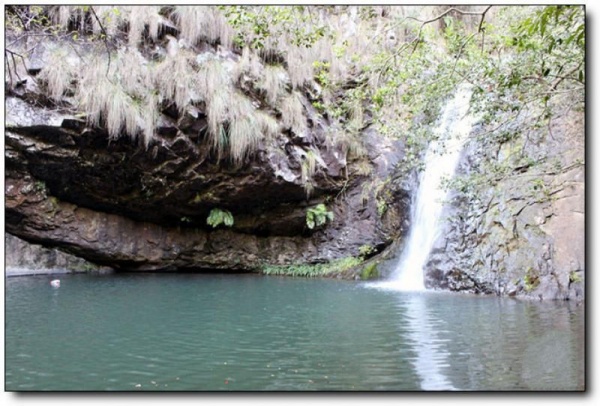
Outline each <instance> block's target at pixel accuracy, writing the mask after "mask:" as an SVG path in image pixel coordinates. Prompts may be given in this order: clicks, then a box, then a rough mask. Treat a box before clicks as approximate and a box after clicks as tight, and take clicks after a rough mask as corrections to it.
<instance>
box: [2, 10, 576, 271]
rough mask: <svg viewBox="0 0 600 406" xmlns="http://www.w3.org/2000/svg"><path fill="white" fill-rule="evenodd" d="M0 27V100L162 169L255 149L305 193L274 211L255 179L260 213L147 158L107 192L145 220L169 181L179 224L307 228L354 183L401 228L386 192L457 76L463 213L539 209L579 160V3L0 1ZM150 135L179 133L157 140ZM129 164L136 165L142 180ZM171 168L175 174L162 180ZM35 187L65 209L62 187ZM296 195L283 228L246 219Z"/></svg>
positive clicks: (270, 214) (315, 226) (325, 217)
mask: <svg viewBox="0 0 600 406" xmlns="http://www.w3.org/2000/svg"><path fill="white" fill-rule="evenodd" d="M6 28H7V41H6V48H5V63H6V69H5V82H6V84H7V94H8V95H9V96H10V95H16V96H19V97H21V98H22V99H24V100H27V98H28V97H29V96H28V94H32V93H35V94H36V95H40V94H41V95H43V97H37V96H36V99H35V100H29V102H31V103H32V104H37V105H43V106H45V107H46V108H48V109H49V110H52V111H60V112H61V113H68V114H70V115H71V116H72V117H75V118H80V119H82V120H85V125H87V126H88V127H90V128H92V129H94V130H98V129H100V130H101V131H103V133H104V135H105V137H106V140H107V145H109V143H112V142H115V143H116V142H117V141H119V140H123V139H127V140H132V141H133V142H136V143H137V144H138V145H139V146H140V152H141V153H144V154H147V155H148V156H149V158H148V159H149V160H152V159H155V158H156V159H157V161H160V162H163V163H164V161H161V153H164V154H168V153H172V152H173V151H174V150H177V151H178V152H179V151H181V150H183V149H185V150H186V151H193V153H187V152H186V154H182V155H180V156H184V157H185V159H188V158H189V157H193V158H189V159H197V157H198V156H202V157H206V156H210V159H212V162H215V168H217V169H215V168H213V167H211V170H213V171H214V170H218V171H221V170H222V172H223V174H226V175H227V176H235V174H236V173H239V172H240V171H241V168H242V167H243V166H244V165H246V164H247V163H248V162H251V161H252V160H253V159H256V158H257V156H258V155H261V156H263V157H264V156H267V157H268V159H270V162H272V163H273V164H274V165H275V166H276V165H279V166H277V169H276V170H275V171H274V172H275V175H276V176H277V177H278V178H283V179H284V180H285V181H286V182H287V181H288V180H289V179H292V178H294V179H296V178H297V179H298V182H299V183H300V184H301V185H302V188H303V189H304V192H303V193H301V194H300V196H298V195H297V193H295V192H294V193H290V192H289V191H288V193H290V196H292V197H290V198H289V199H288V200H289V201H288V200H284V199H280V196H275V195H276V194H277V192H276V191H279V190H281V184H280V183H273V182H272V181H271V180H265V181H264V182H263V183H259V184H260V185H261V186H265V185H268V186H271V187H272V189H271V190H270V192H269V193H270V194H271V196H268V198H265V199H264V200H265V201H266V202H267V203H265V204H264V205H260V204H259V203H257V202H255V201H252V204H248V205H245V202H244V198H248V193H245V192H244V193H239V194H238V195H237V196H236V198H237V200H234V199H233V200H231V201H227V197H230V196H227V195H228V193H229V192H224V191H222V190H224V189H223V188H221V192H220V194H218V195H217V194H215V193H214V190H213V189H215V188H216V187H217V186H219V185H222V183H220V182H221V180H220V179H219V180H218V181H217V180H213V183H212V184H211V182H209V181H207V180H206V179H205V178H204V176H205V174H204V173H203V172H202V171H200V169H199V167H192V166H186V167H185V168H184V169H182V166H177V169H176V170H171V169H169V165H167V164H166V163H164V166H160V167H157V168H156V172H160V171H162V170H163V169H164V170H165V173H166V174H167V175H166V176H164V174H163V173H160V174H159V175H160V176H159V175H156V174H155V173H154V169H153V172H152V173H153V175H152V176H154V178H152V176H150V175H148V176H146V174H145V173H144V174H143V175H141V174H139V173H138V172H135V171H133V170H132V175H131V178H135V179H137V178H136V177H139V178H140V179H139V183H140V185H139V188H138V189H139V190H135V191H134V192H131V191H129V190H128V191H126V192H123V195H127V196H134V197H136V196H137V202H135V203H134V204H132V205H130V206H127V207H126V209H125V210H124V211H125V212H126V213H131V212H136V211H139V210H140V207H141V208H144V209H150V210H147V211H149V212H152V211H156V210H155V209H156V206H152V205H148V206H144V204H145V203H144V204H143V202H145V201H150V200H151V199H152V198H155V196H156V195H158V190H159V189H160V190H162V189H164V188H165V184H169V182H172V186H170V187H172V188H173V191H172V192H171V191H169V193H168V194H165V196H167V195H168V199H171V198H172V199H173V201H171V200H169V207H170V208H171V210H172V213H171V215H172V217H174V218H176V219H178V220H180V221H179V223H180V224H179V225H180V226H183V227H184V228H194V227H197V228H201V227H205V228H207V229H208V227H206V226H207V225H208V226H212V228H215V232H221V231H224V230H227V229H230V228H232V229H234V230H235V231H236V232H242V233H259V234H260V233H262V234H261V235H264V234H269V233H273V234H275V235H282V234H283V235H286V236H287V235H290V234H294V235H295V234H302V233H304V234H306V235H312V233H316V234H319V233H321V234H324V233H325V229H326V228H327V227H331V225H332V224H335V222H336V221H337V222H339V221H343V220H344V218H343V217H342V216H341V215H339V214H338V213H343V212H344V210H343V206H344V204H345V202H342V201H341V200H342V199H344V196H346V194H352V193H354V190H355V189H356V188H361V190H362V192H361V200H362V202H363V206H364V205H365V204H366V202H371V203H373V204H374V205H376V210H375V212H376V214H377V219H378V220H377V221H380V222H381V221H384V220H386V221H387V220H389V219H390V218H392V219H394V221H396V222H397V223H400V219H399V218H394V216H395V215H396V214H394V212H393V211H389V210H388V208H389V207H391V205H392V203H393V201H394V199H395V197H394V193H393V191H392V190H391V188H392V187H398V183H400V182H402V181H405V180H406V178H407V175H408V174H411V173H414V170H415V169H416V170H418V169H419V168H420V166H421V165H422V152H423V150H424V148H425V147H426V146H427V145H428V143H429V141H431V140H432V139H435V138H436V137H437V134H436V133H435V131H433V128H434V127H435V124H436V120H437V116H438V114H439V110H440V106H441V105H442V104H443V103H444V101H445V100H446V99H447V98H448V97H449V95H450V94H451V93H452V92H453V91H454V90H455V89H456V87H457V86H458V85H459V84H460V83H463V82H467V83H470V84H471V85H472V87H473V104H472V112H473V114H475V115H477V117H478V120H479V125H478V127H477V129H476V131H474V132H473V134H472V137H473V140H472V141H473V144H472V145H473V148H475V149H478V151H479V152H478V153H477V154H473V156H474V157H475V158H473V159H472V162H469V168H468V170H463V171H462V173H461V175H460V176H458V177H456V178H455V179H452V180H450V179H449V180H448V182H447V185H448V187H450V188H452V189H453V190H454V191H455V192H456V194H457V196H459V198H461V199H463V200H462V201H463V202H465V203H466V206H469V207H471V208H472V210H473V211H477V210H479V209H480V208H481V207H482V206H485V205H486V204H488V202H490V200H489V199H490V195H489V194H490V193H492V192H493V191H494V190H496V189H493V188H494V187H497V186H498V185H499V184H501V183H502V182H504V181H506V180H508V179H515V178H520V179H521V178H523V177H524V176H526V177H527V181H526V182H525V184H526V185H527V187H526V189H527V192H528V193H529V194H528V196H520V197H518V198H519V199H524V198H527V199H529V200H531V201H546V200H547V201H550V200H552V198H553V196H555V195H556V193H558V191H560V190H562V189H563V188H564V184H565V182H567V181H568V180H565V179H562V178H560V177H559V176H558V175H559V174H564V173H566V172H568V171H570V170H572V169H577V168H579V169H581V168H582V166H583V165H584V161H583V153H582V151H583V124H584V121H583V118H584V113H583V108H584V101H585V100H584V95H585V94H584V90H585V69H584V56H585V24H584V9H583V7H580V6H546V7H542V6H517V7H515V6H508V7H501V6H461V7H458V8H457V7H451V6H419V7H416V6H410V7H407V6H360V7H357V6H114V7H113V6H8V7H7V8H6ZM565 127H566V129H565ZM559 130H560V131H559ZM83 131H87V130H85V129H84V130H83ZM161 132H169V134H170V132H175V136H176V137H180V138H178V139H176V141H177V142H175V141H173V142H172V143H168V142H165V138H163V136H164V134H162V133H161ZM369 134H374V135H372V138H371V139H369ZM171 135H173V134H171ZM555 135H556V138H557V140H554V141H552V140H553V139H554V138H555ZM290 140H291V141H293V142H291V141H290ZM384 140H385V141H384ZM389 140H400V142H401V143H402V145H403V154H402V159H401V161H400V162H398V168H397V173H396V175H395V176H390V175H389V174H387V173H386V174H385V175H382V176H380V175H378V174H375V173H374V172H375V171H376V165H375V163H374V162H375V160H377V159H380V160H385V159H382V158H380V153H381V151H380V150H376V151H375V149H376V148H374V147H373V146H374V145H383V144H384V143H385V142H388V141H389ZM552 142H554V144H552V147H551V148H548V147H547V146H548V145H550V144H551V143H552ZM183 144H185V146H184V147H182V145H183ZM161 151H162V152H161ZM198 151H200V152H198ZM440 152H441V151H440ZM202 154H203V155H202ZM325 154H329V157H325V156H324V155H325ZM84 155H85V154H79V156H80V157H82V156H84ZM291 155H294V163H295V164H297V166H296V167H294V168H293V169H294V170H295V171H297V175H295V174H290V172H291V170H290V169H289V168H288V167H286V166H285V165H283V164H281V165H280V161H281V160H280V159H279V158H278V157H280V156H291ZM157 156H158V158H157ZM127 157H128V155H126V154H124V155H123V156H122V157H120V158H119V159H121V162H119V163H114V162H112V161H111V162H110V167H111V168H113V167H119V165H120V164H122V163H123V160H125V159H126V158H127ZM129 158H132V157H130V156H129ZM114 159H117V157H116V156H115V157H114ZM107 160H109V158H107ZM296 161H297V162H296ZM263 162H264V161H263ZM97 164H98V165H100V164H101V162H99V161H98V162H97ZM179 164H180V163H178V165H179ZM334 164H335V166H336V167H335V168H334ZM85 165H88V162H87V161H86V162H84V163H82V167H84V166H85ZM107 165H109V164H108V163H107ZM145 165H146V163H144V165H141V164H140V165H139V168H136V169H139V171H146V172H147V166H145ZM181 165H183V164H181ZM172 166H176V165H172ZM167 169H169V170H167ZM203 169H205V168H203ZM40 171H41V170H40ZM39 173H40V172H38V174H39ZM172 173H177V174H179V173H184V174H187V175H186V176H187V178H186V179H185V181H184V180H182V179H180V178H177V179H176V181H175V180H174V179H172V178H169V176H170V175H171V174H172ZM119 174H121V172H119ZM188 175H189V176H188ZM182 176H183V175H182ZM252 176H253V175H252V174H248V175H247V178H251V177H252ZM190 177H197V178H195V179H198V180H197V182H191V181H190V182H187V181H188V180H189V179H188V178H190ZM392 178H394V181H392V180H393V179H392ZM165 179H168V180H169V182H167V181H165ZM247 181H248V179H245V180H244V182H247ZM269 182H270V183H269ZM49 183H50V182H49ZM245 184H247V183H245ZM284 184H285V183H284ZM207 185H212V186H211V187H213V186H214V187H213V189H210V190H208V189H206V188H208V186H207ZM51 186H52V187H51V189H52V190H51V192H54V193H55V194H57V193H58V194H59V195H60V197H62V198H65V199H66V198H67V194H68V193H72V189H76V188H77V186H76V185H73V186H71V185H62V184H61V185H60V187H59V186H57V184H56V182H55V183H53V184H52V185H51ZM230 186H231V185H229V184H228V185H227V188H226V190H227V191H231V190H232V189H231V187H230ZM68 187H71V188H72V189H71V190H70V191H69V192H67V188H68ZM136 187H137V186H136ZM161 188H162V189H161ZM353 188H354V189H353ZM497 189H498V190H500V189H501V188H500V187H499V186H498V187H497ZM215 190H216V189H215ZM490 191H492V192H490ZM59 192H60V193H59ZM255 192H261V191H255ZM87 193H88V195H87V196H86V197H85V199H82V200H81V201H83V202H84V203H85V202H89V200H90V199H91V198H90V196H89V191H87ZM119 193H120V192H119ZM265 193H266V192H265ZM315 195H316V196H317V200H314V201H311V200H310V199H311V198H313V197H315ZM303 197H305V200H306V202H304V206H303V207H302V213H301V214H299V215H298V214H294V219H295V220H294V221H292V222H289V221H286V220H285V219H283V217H282V219H281V220H279V222H280V224H277V225H275V226H273V225H268V226H265V225H264V223H261V221H263V220H262V219H263V218H266V219H271V218H274V219H276V218H277V215H278V213H281V211H278V210H287V209H286V208H284V209H281V205H282V204H283V203H285V204H289V203H290V202H298V201H300V200H301V199H302V198H303ZM94 198H96V196H94ZM119 199H121V200H119ZM176 199H180V200H176ZM67 200H68V199H67ZM165 200H167V198H165V199H163V200H159V199H156V202H159V203H161V204H164V203H165ZM529 200H528V201H529ZM81 201H75V203H77V204H80V203H81ZM124 202H125V203H127V204H130V202H129V201H128V200H127V201H126V200H125V199H124V198H123V197H122V196H120V195H118V196H117V197H115V198H111V199H110V201H109V199H107V200H106V201H103V202H102V204H100V206H101V207H102V209H103V210H106V211H108V212H117V213H118V214H122V213H121V212H119V211H118V210H119V209H118V208H117V206H124V204H123V203H124ZM154 203H155V202H153V204H154ZM336 205H337V206H336ZM246 206H247V207H246ZM259 206H260V207H259ZM488 206H489V204H488ZM257 207H259V208H257ZM310 207H312V208H310ZM336 207H337V209H336ZM153 209H154V210H153ZM259 209H260V210H259ZM354 209H355V208H353V210H354ZM213 210H214V211H213ZM261 210H262V211H261ZM336 210H337V211H336ZM334 211H335V212H336V215H335V217H334V215H333V213H334ZM355 211H358V209H357V210H355ZM257 213H259V214H258V215H257ZM286 213H287V214H289V213H288V212H286ZM472 214H473V213H471V214H469V215H472ZM250 215H252V216H254V219H252V220H249V217H248V216H250ZM490 215H491V212H490ZM151 216H152V217H151ZM234 216H235V224H234V222H233V218H234ZM244 216H246V217H244ZM396 216H397V215H396ZM142 217H144V220H145V219H146V218H150V217H151V222H155V223H159V224H163V223H165V222H168V221H171V220H172V219H171V218H163V216H162V213H158V214H155V213H150V214H148V215H145V216H142ZM334 219H335V221H334ZM136 220H138V219H136ZM371 220H372V219H371ZM459 220H460V221H463V220H462V217H461V219H459ZM264 221H268V220H264ZM292 224H294V225H295V226H292ZM377 224H379V223H377ZM219 226H220V227H219ZM223 226H225V227H223ZM285 227H288V229H289V230H292V229H293V230H292V231H289V230H288V231H286V232H282V231H281V230H282V229H283V228H285ZM374 227H375V228H377V227H379V225H377V226H374ZM265 230H266V231H265ZM273 230H276V231H273ZM209 231H212V230H209ZM335 237H338V235H337V234H335V233H333V234H332V235H330V236H328V238H335ZM323 238H326V237H325V236H324V237H323ZM379 240H381V238H380V239H379ZM387 240H389V238H387ZM387 240H386V244H388V243H389V241H387ZM371 242H372V241H369V244H370V243H371ZM354 245H356V244H354ZM372 245H373V247H375V246H381V245H382V243H380V242H379V241H377V242H373V244H372ZM356 250H357V247H353V248H352V250H350V249H349V251H352V252H345V253H339V252H338V253H336V255H335V258H337V259H340V258H345V257H348V256H356V255H357V253H356V252H354V251H356ZM376 252H377V251H374V252H373V254H374V253H376ZM342 254H344V255H342ZM330 259H333V258H330ZM285 262H286V263H296V262H298V263H300V262H302V263H304V262H306V261H285ZM316 263H319V262H318V261H317V262H316ZM279 265H281V264H279ZM272 272H275V271H272ZM277 272H278V271H277ZM311 272H312V271H311Z"/></svg>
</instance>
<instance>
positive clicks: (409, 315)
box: [400, 294, 456, 391]
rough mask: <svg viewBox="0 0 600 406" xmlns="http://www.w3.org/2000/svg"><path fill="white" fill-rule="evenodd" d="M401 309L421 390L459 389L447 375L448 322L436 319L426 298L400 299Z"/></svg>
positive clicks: (421, 295) (414, 295) (425, 296)
mask: <svg viewBox="0 0 600 406" xmlns="http://www.w3.org/2000/svg"><path fill="white" fill-rule="evenodd" d="M401 299H402V300H401V306H400V307H402V308H404V309H403V310H404V312H405V314H406V321H407V322H408V327H409V330H408V338H409V340H410V341H412V343H413V346H414V350H415V352H416V357H415V358H414V359H411V363H412V364H413V366H414V368H415V370H416V372H417V375H418V377H419V378H420V380H421V382H420V385H421V389H422V390H427V391H429V390H436V391H437V390H456V388H455V387H454V386H453V385H452V383H451V382H450V380H449V379H448V377H447V376H446V375H445V374H444V372H445V369H447V368H448V367H449V359H448V358H449V357H450V353H449V351H448V349H447V346H446V343H447V341H448V340H447V339H444V338H441V335H442V333H444V332H447V331H446V330H445V324H446V323H445V322H444V321H443V320H441V319H439V318H437V317H436V316H435V314H433V312H432V311H431V309H430V306H428V304H427V295H423V294H412V295H409V296H408V297H406V296H405V297H403V298H402V297H401Z"/></svg>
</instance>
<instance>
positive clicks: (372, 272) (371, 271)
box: [360, 262, 379, 280]
mask: <svg viewBox="0 0 600 406" xmlns="http://www.w3.org/2000/svg"><path fill="white" fill-rule="evenodd" d="M377 278H379V269H377V262H372V263H370V264H368V265H366V266H365V267H364V268H363V269H362V271H360V279H362V280H369V279H377Z"/></svg>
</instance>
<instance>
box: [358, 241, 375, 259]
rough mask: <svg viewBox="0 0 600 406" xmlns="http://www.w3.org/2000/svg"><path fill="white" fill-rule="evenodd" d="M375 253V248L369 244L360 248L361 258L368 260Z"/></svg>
mask: <svg viewBox="0 0 600 406" xmlns="http://www.w3.org/2000/svg"><path fill="white" fill-rule="evenodd" d="M374 252H375V247H373V246H372V245H369V244H365V245H361V246H360V247H359V248H358V254H359V255H360V257H361V258H366V257H368V256H369V255H371V254H373V253H374Z"/></svg>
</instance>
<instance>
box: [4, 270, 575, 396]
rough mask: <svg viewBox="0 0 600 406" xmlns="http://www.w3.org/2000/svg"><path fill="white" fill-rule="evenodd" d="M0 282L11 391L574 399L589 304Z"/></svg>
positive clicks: (129, 283)
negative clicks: (509, 393)
mask: <svg viewBox="0 0 600 406" xmlns="http://www.w3.org/2000/svg"><path fill="white" fill-rule="evenodd" d="M60 278H61V287H60V288H58V289H56V288H52V287H51V286H50V285H49V281H50V280H51V279H52V278H51V277H49V276H37V277H15V278H7V279H6V300H5V314H6V319H5V320H6V327H5V339H6V344H5V350H6V352H5V388H6V390H8V391H44V390H60V391H71V390H84V391H86V390H94V391H105V390H119V391H149V390H160V391H165V390H175V391H177V390H185V391H205V390H211V391H222V390H232V391H236V390H245V391H290V390H291V391H299V390H300V391H311V390H326V391H329V390H334V391H338V390H343V391H345V390H368V391H371V390H385V391H389V390H393V391H420V390H580V389H583V387H584V317H583V306H578V307H577V306H573V305H569V304H567V303H527V302H520V301H515V300H508V299H498V298H494V297H472V296H463V295H458V294H445V293H444V294H443V293H408V292H391V291H382V290H378V289H375V288H372V287H368V286H366V285H365V284H362V283H354V282H342V281H335V280H310V279H308V280H307V279H292V278H277V277H260V276H256V275H228V276H226V275H194V274H178V275H167V274H149V275H137V274H134V275H129V274H128V275H118V274H117V275H95V276H93V275H62V276H60Z"/></svg>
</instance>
